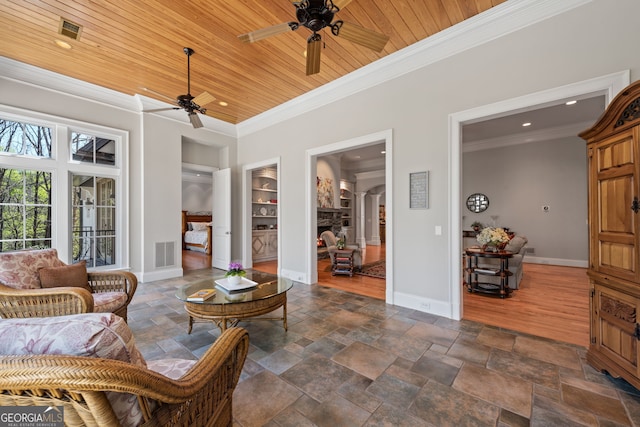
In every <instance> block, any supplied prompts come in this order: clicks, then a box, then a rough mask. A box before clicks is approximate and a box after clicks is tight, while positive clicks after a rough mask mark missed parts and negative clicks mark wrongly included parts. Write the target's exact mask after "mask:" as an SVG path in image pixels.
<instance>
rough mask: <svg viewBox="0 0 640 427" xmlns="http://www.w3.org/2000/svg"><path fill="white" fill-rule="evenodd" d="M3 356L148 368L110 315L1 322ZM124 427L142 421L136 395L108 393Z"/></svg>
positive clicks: (126, 332)
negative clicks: (117, 362)
mask: <svg viewBox="0 0 640 427" xmlns="http://www.w3.org/2000/svg"><path fill="white" fill-rule="evenodd" d="M0 354H12V355H26V354H65V355H73V356H85V357H99V358H105V359H115V360H122V361H125V362H129V363H132V364H135V365H139V366H143V367H146V362H145V360H144V358H143V357H142V354H140V352H139V351H138V349H137V348H136V346H135V341H134V339H133V334H132V333H131V330H130V329H129V327H128V326H127V324H126V323H125V321H124V320H123V319H122V318H121V317H119V316H116V315H115V314H111V313H108V314H107V313H104V314H103V313H86V314H74V315H71V316H58V317H44V318H38V317H34V318H28V319H6V320H2V321H0ZM106 395H107V398H108V399H109V402H110V403H111V406H112V408H113V410H114V411H115V413H116V416H117V417H118V418H119V420H120V423H121V424H122V425H123V426H125V425H126V426H136V425H139V424H140V423H141V422H142V421H143V417H142V411H141V410H140V406H139V404H138V400H137V398H136V396H135V395H132V394H126V393H116V392H107V393H106Z"/></svg>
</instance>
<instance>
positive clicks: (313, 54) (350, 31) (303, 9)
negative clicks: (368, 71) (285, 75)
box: [238, 0, 389, 76]
mask: <svg viewBox="0 0 640 427" xmlns="http://www.w3.org/2000/svg"><path fill="white" fill-rule="evenodd" d="M351 1H352V0H303V1H294V2H292V3H293V5H294V6H295V8H296V18H297V20H298V22H288V23H283V24H278V25H274V26H271V27H267V28H263V29H260V30H256V31H253V32H250V33H247V34H241V35H239V36H238V38H239V39H240V41H242V42H244V43H254V42H257V41H259V40H263V39H265V38H267V37H272V36H277V35H279V34H283V33H286V32H288V31H295V30H297V29H298V28H299V27H300V26H301V25H302V26H303V27H306V28H308V29H309V30H310V31H312V34H311V36H309V38H308V39H307V69H306V72H307V76H309V75H312V74H316V73H319V72H320V54H321V52H322V37H321V36H320V34H318V31H320V30H322V29H324V28H326V27H329V28H331V33H332V34H333V35H334V36H336V37H342V38H344V39H346V40H349V41H350V42H352V43H356V44H359V45H360V46H364V47H366V48H369V49H372V50H375V51H376V52H380V51H382V49H384V46H385V45H386V44H387V41H389V36H386V35H384V34H380V33H378V32H376V31H373V30H369V29H366V28H363V27H360V26H358V25H355V24H350V23H346V22H343V21H340V20H338V21H335V22H333V18H334V17H335V14H336V13H338V12H339V11H340V10H342V9H343V8H345V7H346V6H347V5H348V4H349V3H351Z"/></svg>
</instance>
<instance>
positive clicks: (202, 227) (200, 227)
mask: <svg viewBox="0 0 640 427" xmlns="http://www.w3.org/2000/svg"><path fill="white" fill-rule="evenodd" d="M191 224H192V225H193V231H207V227H208V226H209V223H208V222H192V223H191Z"/></svg>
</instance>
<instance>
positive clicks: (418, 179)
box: [409, 171, 429, 209]
mask: <svg viewBox="0 0 640 427" xmlns="http://www.w3.org/2000/svg"><path fill="white" fill-rule="evenodd" d="M409 208H410V209H428V208H429V172H428V171H425V172H413V173H410V174H409Z"/></svg>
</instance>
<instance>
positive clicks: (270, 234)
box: [251, 230, 278, 262]
mask: <svg viewBox="0 0 640 427" xmlns="http://www.w3.org/2000/svg"><path fill="white" fill-rule="evenodd" d="M251 250H252V255H253V261H254V262H257V261H269V260H272V259H276V258H278V232H277V230H253V236H252V239H251Z"/></svg>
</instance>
